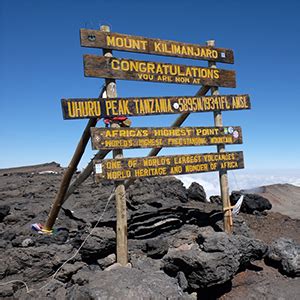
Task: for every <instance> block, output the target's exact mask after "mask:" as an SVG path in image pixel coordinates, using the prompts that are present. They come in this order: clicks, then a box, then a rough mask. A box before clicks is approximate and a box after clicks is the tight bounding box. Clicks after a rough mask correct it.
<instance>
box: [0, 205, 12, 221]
mask: <svg viewBox="0 0 300 300" xmlns="http://www.w3.org/2000/svg"><path fill="white" fill-rule="evenodd" d="M9 211H10V207H9V206H8V205H0V222H2V221H3V219H4V218H5V217H6V216H7V215H8V214H9Z"/></svg>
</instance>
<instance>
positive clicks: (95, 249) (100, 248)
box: [72, 227, 116, 264]
mask: <svg viewBox="0 0 300 300" xmlns="http://www.w3.org/2000/svg"><path fill="white" fill-rule="evenodd" d="M86 236H87V234H86V233H85V234H81V235H80V236H78V237H77V238H75V239H74V240H73V241H72V244H73V246H74V247H76V248H78V247H79V246H80V245H81V244H82V242H83V241H84V240H85V238H86ZM115 248H116V234H115V232H114V230H113V229H112V228H109V227H99V228H95V229H94V230H93V233H92V235H91V236H90V237H89V238H88V239H87V240H86V242H85V244H84V245H83V247H82V248H81V249H80V252H79V253H80V254H81V256H82V259H83V260H84V261H85V262H87V263H95V264H96V263H97V260H98V259H100V258H104V257H106V256H107V255H109V254H111V253H113V252H115Z"/></svg>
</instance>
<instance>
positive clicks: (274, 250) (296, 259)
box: [266, 238, 300, 277]
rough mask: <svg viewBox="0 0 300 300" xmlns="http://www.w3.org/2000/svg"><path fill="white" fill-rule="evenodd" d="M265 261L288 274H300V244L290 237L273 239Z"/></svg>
mask: <svg viewBox="0 0 300 300" xmlns="http://www.w3.org/2000/svg"><path fill="white" fill-rule="evenodd" d="M266 262H267V263H268V264H271V265H273V266H275V267H277V268H278V269H279V270H280V271H281V272H282V273H284V274H286V275H288V276H297V277H298V276H300V245H299V244H296V242H294V241H293V240H291V239H286V238H280V239H278V240H276V241H274V242H273V243H272V244H271V245H270V247H269V251H268V254H267V257H266Z"/></svg>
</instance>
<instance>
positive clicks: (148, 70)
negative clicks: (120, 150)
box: [83, 54, 236, 88]
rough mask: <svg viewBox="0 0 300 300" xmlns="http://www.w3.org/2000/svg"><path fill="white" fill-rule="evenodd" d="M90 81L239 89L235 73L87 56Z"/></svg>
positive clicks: (86, 71) (86, 62) (86, 72)
mask: <svg viewBox="0 0 300 300" xmlns="http://www.w3.org/2000/svg"><path fill="white" fill-rule="evenodd" d="M83 61H84V75H85V76H87V77H97V78H111V79H123V80H137V81H150V82H163V83H177V84H196V85H199V84H202V85H207V86H222V87H231V88H234V87H235V86H236V82H235V71H231V70H223V69H215V68H205V67H199V66H190V65H189V66H188V65H179V64H170V63H161V62H152V61H142V60H133V59H125V58H124V59H118V58H115V57H104V56H97V55H90V54H85V55H84V56H83Z"/></svg>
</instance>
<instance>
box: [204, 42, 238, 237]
mask: <svg viewBox="0 0 300 300" xmlns="http://www.w3.org/2000/svg"><path fill="white" fill-rule="evenodd" d="M207 46H211V47H214V46H215V41H214V40H210V41H207ZM208 65H209V67H210V68H216V67H217V66H216V63H215V62H209V63H208ZM211 95H213V96H217V95H219V88H218V87H211ZM214 124H215V126H216V127H221V126H223V120H222V112H221V111H215V112H214ZM217 149H218V152H220V153H222V152H225V145H223V144H222V145H218V146H217ZM219 179H220V190H221V198H222V203H223V213H224V230H225V232H226V233H229V234H230V233H232V230H233V221H232V214H231V209H228V208H229V207H230V200H229V188H228V175H227V170H220V171H219Z"/></svg>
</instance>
